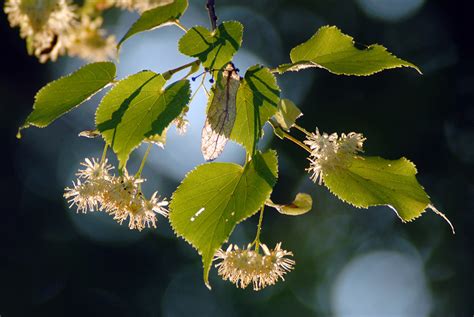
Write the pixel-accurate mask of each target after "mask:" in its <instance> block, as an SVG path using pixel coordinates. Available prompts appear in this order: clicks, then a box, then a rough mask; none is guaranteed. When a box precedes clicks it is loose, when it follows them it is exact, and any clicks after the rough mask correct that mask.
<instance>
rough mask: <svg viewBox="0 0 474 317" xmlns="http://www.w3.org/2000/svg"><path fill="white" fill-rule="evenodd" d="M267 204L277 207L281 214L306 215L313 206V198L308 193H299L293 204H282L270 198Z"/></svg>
mask: <svg viewBox="0 0 474 317" xmlns="http://www.w3.org/2000/svg"><path fill="white" fill-rule="evenodd" d="M266 205H267V206H270V207H273V208H275V209H276V210H278V212H279V213H281V214H284V215H289V216H299V215H304V214H305V213H307V212H308V211H310V210H311V208H313V199H312V198H311V196H310V195H308V194H305V193H298V194H296V197H295V199H294V200H293V202H292V203H291V204H286V205H280V204H275V203H274V202H272V201H271V200H268V201H267V202H266Z"/></svg>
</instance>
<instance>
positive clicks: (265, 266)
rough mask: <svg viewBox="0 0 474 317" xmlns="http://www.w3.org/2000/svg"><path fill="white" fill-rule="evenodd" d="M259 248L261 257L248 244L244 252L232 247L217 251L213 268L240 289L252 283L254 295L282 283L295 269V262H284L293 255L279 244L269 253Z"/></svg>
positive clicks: (266, 248) (264, 247)
mask: <svg viewBox="0 0 474 317" xmlns="http://www.w3.org/2000/svg"><path fill="white" fill-rule="evenodd" d="M260 246H261V247H262V250H263V252H264V254H263V255H262V254H260V253H258V252H257V251H255V250H254V249H252V246H251V245H250V244H249V245H248V246H247V248H244V249H239V247H238V246H236V245H232V244H231V245H229V247H228V248H227V250H225V251H224V250H222V249H219V250H218V251H217V253H216V255H215V256H214V260H217V261H219V260H220V261H221V262H219V263H217V264H216V268H217V269H218V274H219V275H220V276H221V277H222V279H223V280H229V281H230V282H231V283H234V284H235V285H236V286H237V287H240V288H246V287H247V286H248V285H249V284H250V283H252V285H253V289H254V290H255V291H258V290H261V289H263V288H265V287H267V286H269V285H274V284H275V283H276V282H278V280H280V279H281V280H284V275H285V274H286V273H287V272H290V271H291V270H292V269H293V267H294V265H295V261H294V260H292V259H289V258H288V256H293V253H291V252H289V251H285V250H283V249H281V243H278V244H277V245H276V246H275V249H273V250H270V249H268V247H267V246H266V245H265V244H260Z"/></svg>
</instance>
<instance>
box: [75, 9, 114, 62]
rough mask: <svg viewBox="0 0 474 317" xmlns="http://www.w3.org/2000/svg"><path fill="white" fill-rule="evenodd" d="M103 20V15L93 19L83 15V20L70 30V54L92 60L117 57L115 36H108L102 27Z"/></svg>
mask: <svg viewBox="0 0 474 317" xmlns="http://www.w3.org/2000/svg"><path fill="white" fill-rule="evenodd" d="M102 22H103V21H102V18H101V17H98V18H95V19H94V20H91V19H90V18H89V17H88V16H82V18H81V22H80V23H78V24H77V25H76V26H75V27H74V28H73V29H72V30H71V32H70V35H69V44H68V47H67V52H68V54H69V55H71V56H77V57H80V58H83V59H86V60H88V61H91V62H98V61H105V60H109V59H112V58H115V57H116V55H117V49H116V47H117V42H116V40H115V36H113V35H108V36H107V34H106V33H107V32H106V31H105V30H103V29H101V26H102Z"/></svg>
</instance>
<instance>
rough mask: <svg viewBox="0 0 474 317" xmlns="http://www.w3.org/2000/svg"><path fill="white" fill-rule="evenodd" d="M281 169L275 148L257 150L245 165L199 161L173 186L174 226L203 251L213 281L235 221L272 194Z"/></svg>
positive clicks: (195, 246)
mask: <svg viewBox="0 0 474 317" xmlns="http://www.w3.org/2000/svg"><path fill="white" fill-rule="evenodd" d="M277 174H278V166H277V157H276V153H275V152H273V151H270V152H266V153H264V154H260V153H257V154H256V155H255V156H254V157H253V159H252V160H251V161H250V162H248V163H247V164H246V165H245V166H244V167H241V166H240V165H236V164H233V163H206V164H203V165H200V166H198V167H197V168H196V169H194V170H193V171H191V172H190V173H188V174H187V175H186V177H185V179H184V180H183V182H182V183H181V185H179V187H178V189H177V190H176V191H175V192H174V194H173V197H172V200H171V204H170V215H169V219H170V222H171V226H172V227H173V230H174V231H175V233H176V234H177V235H178V236H180V237H183V238H184V239H185V240H186V241H187V242H189V243H190V244H191V245H192V246H193V247H194V248H196V249H197V251H198V252H199V254H200V255H201V256H202V262H203V267H204V282H205V283H206V285H208V287H209V269H210V267H211V263H212V258H213V256H214V254H215V252H216V251H217V249H218V248H219V247H220V246H221V245H222V244H223V243H224V242H225V241H226V240H227V239H228V238H229V236H230V234H231V233H232V231H233V229H234V227H235V226H236V225H237V224H238V223H239V222H241V221H242V220H244V219H246V218H248V217H250V216H252V215H253V214H254V213H256V212H257V211H258V209H259V208H260V207H261V206H262V205H263V204H264V203H265V201H266V200H267V199H268V198H269V197H270V193H271V191H272V188H273V186H274V185H275V182H276V178H277Z"/></svg>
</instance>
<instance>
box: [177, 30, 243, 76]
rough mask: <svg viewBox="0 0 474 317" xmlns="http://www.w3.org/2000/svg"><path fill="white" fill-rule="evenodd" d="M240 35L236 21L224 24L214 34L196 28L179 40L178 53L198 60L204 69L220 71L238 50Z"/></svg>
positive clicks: (240, 41) (241, 31) (240, 42)
mask: <svg viewBox="0 0 474 317" xmlns="http://www.w3.org/2000/svg"><path fill="white" fill-rule="evenodd" d="M242 34H243V26H242V24H240V23H239V22H236V21H227V22H224V23H222V24H220V25H219V26H218V27H217V29H216V30H215V31H214V32H210V31H209V30H208V29H206V28H205V27H203V26H196V27H193V28H192V29H190V30H189V31H188V32H186V34H184V35H183V37H182V38H181V39H180V40H179V51H180V52H181V53H183V54H185V55H188V56H193V57H197V58H199V59H200V60H201V62H202V64H203V66H204V67H206V68H209V69H221V68H222V67H224V66H225V65H226V64H227V63H228V62H230V61H231V60H232V57H233V56H234V54H235V52H237V51H238V50H239V48H240V45H241V44H242Z"/></svg>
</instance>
